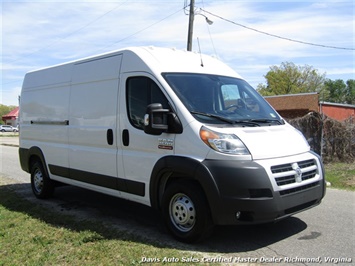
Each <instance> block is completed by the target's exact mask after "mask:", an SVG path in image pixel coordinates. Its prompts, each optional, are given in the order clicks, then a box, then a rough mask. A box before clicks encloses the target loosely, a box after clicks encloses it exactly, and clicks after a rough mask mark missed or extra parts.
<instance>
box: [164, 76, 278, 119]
mask: <svg viewBox="0 0 355 266" xmlns="http://www.w3.org/2000/svg"><path fill="white" fill-rule="evenodd" d="M163 77H164V78H165V80H166V81H167V82H168V84H169V85H170V87H171V88H172V89H173V90H174V92H175V93H176V95H177V96H178V97H179V98H180V100H181V101H182V102H183V103H184V105H185V106H186V108H187V109H188V110H189V111H190V112H191V113H192V114H193V115H194V117H195V118H196V119H197V120H199V121H200V122H203V123H210V124H226V123H227V124H235V125H241V126H266V125H267V126H269V125H281V124H284V121H283V120H282V119H281V117H280V116H279V115H278V114H277V113H276V112H275V111H274V110H273V109H272V108H271V107H270V105H269V104H268V103H267V102H266V101H265V100H264V98H263V97H262V96H260V94H259V93H257V92H256V91H255V89H254V88H253V87H251V86H250V85H249V84H248V83H247V82H246V81H244V80H242V79H238V78H233V77H225V76H218V75H207V74H192V73H163Z"/></svg>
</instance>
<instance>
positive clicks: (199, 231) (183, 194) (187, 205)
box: [162, 181, 213, 243]
mask: <svg viewBox="0 0 355 266" xmlns="http://www.w3.org/2000/svg"><path fill="white" fill-rule="evenodd" d="M162 212H163V219H164V222H165V225H166V227H167V228H168V230H169V231H170V233H171V234H172V235H173V236H174V237H175V238H176V239H177V240H179V241H182V242H187V243H191V242H196V241H199V240H201V239H203V238H205V237H207V236H209V235H210V233H211V232H212V229H213V223H212V219H211V215H210V210H209V206H208V204H207V200H206V198H205V196H204V193H203V191H202V190H201V188H200V187H199V186H198V185H197V184H195V183H192V182H187V181H178V182H174V183H172V184H170V185H169V187H168V188H167V190H166V191H165V193H164V195H163V201H162Z"/></svg>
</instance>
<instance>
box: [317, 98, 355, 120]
mask: <svg viewBox="0 0 355 266" xmlns="http://www.w3.org/2000/svg"><path fill="white" fill-rule="evenodd" d="M319 109H320V112H321V113H323V114H325V115H326V116H328V117H331V118H333V119H336V120H338V121H344V120H346V119H349V118H350V117H353V119H354V118H355V105H352V104H341V103H329V102H320V103H319Z"/></svg>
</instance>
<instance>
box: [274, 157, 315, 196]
mask: <svg viewBox="0 0 355 266" xmlns="http://www.w3.org/2000/svg"><path fill="white" fill-rule="evenodd" d="M271 172H272V174H273V177H274V179H275V181H276V184H277V185H278V186H279V187H282V186H285V185H290V184H297V183H299V184H300V186H298V187H294V188H290V189H286V190H281V191H280V195H287V194H290V193H295V192H298V191H301V190H304V189H307V188H309V187H310V186H309V185H302V182H303V181H305V180H309V179H312V178H314V177H316V175H317V172H318V169H317V164H316V162H315V160H313V159H310V160H305V161H299V162H294V163H287V164H281V165H274V166H272V167H271ZM313 184H316V183H313ZM311 187H312V186H311Z"/></svg>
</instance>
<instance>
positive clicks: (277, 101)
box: [265, 92, 319, 119]
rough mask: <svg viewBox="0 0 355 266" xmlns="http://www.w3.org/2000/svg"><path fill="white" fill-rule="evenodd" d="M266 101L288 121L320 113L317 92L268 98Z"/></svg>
mask: <svg viewBox="0 0 355 266" xmlns="http://www.w3.org/2000/svg"><path fill="white" fill-rule="evenodd" d="M265 100H267V101H268V102H269V103H270V104H271V106H272V107H274V109H275V110H276V111H277V112H278V113H279V114H280V115H281V116H282V117H284V118H286V119H292V118H296V117H302V116H304V115H306V114H308V113H309V112H319V94H318V93H317V92H312V93H298V94H287V95H275V96H267V97H265Z"/></svg>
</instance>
